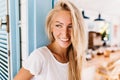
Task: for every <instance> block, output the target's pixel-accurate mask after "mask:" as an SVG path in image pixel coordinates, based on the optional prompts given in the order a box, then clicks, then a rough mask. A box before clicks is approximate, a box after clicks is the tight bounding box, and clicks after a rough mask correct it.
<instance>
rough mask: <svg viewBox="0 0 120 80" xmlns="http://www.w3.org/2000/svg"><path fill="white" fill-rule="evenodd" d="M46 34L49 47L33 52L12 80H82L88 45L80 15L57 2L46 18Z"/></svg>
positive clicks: (69, 5) (68, 4) (62, 1)
mask: <svg viewBox="0 0 120 80" xmlns="http://www.w3.org/2000/svg"><path fill="white" fill-rule="evenodd" d="M46 32H47V34H48V37H49V39H50V44H48V45H47V46H43V47H40V48H38V49H36V50H35V51H33V52H32V54H31V55H30V56H29V57H28V59H27V60H26V61H25V63H24V64H23V67H22V68H21V69H20V71H19V73H18V74H17V75H16V76H15V78H14V80H81V68H82V62H83V61H82V60H83V55H84V53H85V49H86V44H87V42H86V41H87V40H86V34H85V33H86V32H85V26H84V25H83V18H82V14H81V12H79V10H78V9H77V7H76V6H75V5H74V4H72V3H71V2H69V1H67V0H60V1H58V2H57V4H56V5H55V7H54V8H53V9H52V10H51V11H50V12H49V14H48V16H47V20H46Z"/></svg>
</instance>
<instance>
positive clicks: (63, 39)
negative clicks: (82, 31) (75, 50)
mask: <svg viewBox="0 0 120 80" xmlns="http://www.w3.org/2000/svg"><path fill="white" fill-rule="evenodd" d="M60 40H61V41H64V42H66V41H69V38H62V39H60Z"/></svg>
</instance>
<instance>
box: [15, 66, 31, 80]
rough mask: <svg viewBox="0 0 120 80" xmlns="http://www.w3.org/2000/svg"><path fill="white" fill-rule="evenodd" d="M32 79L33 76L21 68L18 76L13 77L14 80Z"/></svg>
mask: <svg viewBox="0 0 120 80" xmlns="http://www.w3.org/2000/svg"><path fill="white" fill-rule="evenodd" d="M32 77H33V75H32V74H31V73H30V71H28V70H26V69H24V68H23V67H22V68H21V69H20V71H19V72H18V74H17V75H16V76H15V77H14V80H30V79H31V78H32Z"/></svg>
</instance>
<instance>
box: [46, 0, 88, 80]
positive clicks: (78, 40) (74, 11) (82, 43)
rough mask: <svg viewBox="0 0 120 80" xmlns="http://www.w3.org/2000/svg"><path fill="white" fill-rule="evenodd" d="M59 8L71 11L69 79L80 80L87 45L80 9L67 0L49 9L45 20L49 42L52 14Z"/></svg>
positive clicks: (51, 38)
mask: <svg viewBox="0 0 120 80" xmlns="http://www.w3.org/2000/svg"><path fill="white" fill-rule="evenodd" d="M59 10H67V11H70V13H71V18H72V26H73V30H72V34H71V42H72V44H71V46H70V47H69V48H68V58H69V70H68V71H69V72H68V73H69V74H68V79H69V80H81V72H82V63H83V57H84V54H85V50H86V47H87V36H86V31H85V26H84V21H83V17H82V14H81V12H80V10H79V9H78V8H77V7H76V6H75V5H74V4H72V3H71V2H70V1H68V0H60V1H58V2H57V4H56V5H55V7H54V8H53V9H52V10H51V11H50V13H49V14H48V16H47V20H46V32H47V35H48V38H49V39H50V41H51V42H53V41H54V37H53V35H52V32H51V23H52V21H53V16H54V14H55V13H56V12H58V11H59Z"/></svg>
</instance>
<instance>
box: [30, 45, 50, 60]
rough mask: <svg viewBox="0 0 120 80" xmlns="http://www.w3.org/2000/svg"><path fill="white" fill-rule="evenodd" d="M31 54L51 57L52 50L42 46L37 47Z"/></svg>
mask: <svg viewBox="0 0 120 80" xmlns="http://www.w3.org/2000/svg"><path fill="white" fill-rule="evenodd" d="M30 56H35V57H41V58H43V59H44V58H49V57H50V51H49V49H48V48H47V46H42V47H39V48H37V49H35V50H34V51H33V52H32V53H31V54H30Z"/></svg>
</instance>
